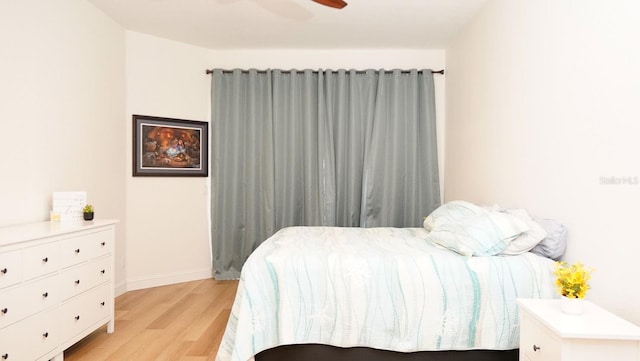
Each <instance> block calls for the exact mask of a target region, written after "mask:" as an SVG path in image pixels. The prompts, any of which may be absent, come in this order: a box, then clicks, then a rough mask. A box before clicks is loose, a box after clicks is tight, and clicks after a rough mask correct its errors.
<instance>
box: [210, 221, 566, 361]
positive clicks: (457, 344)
mask: <svg viewBox="0 0 640 361" xmlns="http://www.w3.org/2000/svg"><path fill="white" fill-rule="evenodd" d="M427 235H428V231H427V230H425V229H424V228H387V227H385V228H341V227H290V228H285V229H282V230H280V231H278V232H277V233H276V234H274V235H273V236H272V237H270V238H269V239H267V240H266V241H265V242H263V243H262V244H261V245H260V246H259V247H258V248H257V249H256V250H255V251H254V252H253V253H252V254H251V256H250V257H249V259H248V260H247V262H246V263H245V265H244V267H243V269H242V273H241V278H240V281H239V285H238V291H237V294H236V298H235V301H234V304H233V307H232V310H231V314H230V317H229V321H228V324H227V328H226V330H225V333H224V336H223V339H222V342H221V345H220V349H219V351H218V354H217V356H216V360H218V361H228V360H237V361H246V360H252V359H253V358H254V355H256V354H258V353H259V352H261V351H263V350H266V349H270V348H273V347H276V346H281V345H293V344H325V345H331V346H337V347H370V348H375V349H382V350H389V351H398V352H416V351H441V350H479V349H485V350H486V349H489V350H509V349H515V348H517V347H518V340H519V324H518V308H517V305H516V298H553V297H554V295H555V293H554V288H553V275H552V272H553V261H552V260H550V259H547V258H544V257H541V256H538V255H535V254H533V253H530V252H526V253H523V254H521V255H514V256H490V257H467V256H462V255H460V254H458V253H455V252H452V251H450V250H448V249H445V248H442V247H440V246H437V245H436V244H434V243H431V242H429V241H428V240H427V238H428V237H427Z"/></svg>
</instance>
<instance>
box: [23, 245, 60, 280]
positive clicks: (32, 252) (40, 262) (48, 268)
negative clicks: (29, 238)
mask: <svg viewBox="0 0 640 361" xmlns="http://www.w3.org/2000/svg"><path fill="white" fill-rule="evenodd" d="M58 248H59V246H58V243H48V244H43V245H41V246H36V247H30V248H25V249H24V251H23V253H22V262H23V268H22V273H23V279H25V280H28V279H31V278H36V277H40V276H42V275H45V274H47V273H51V272H55V271H57V270H58V267H59V265H60V255H59V253H58Z"/></svg>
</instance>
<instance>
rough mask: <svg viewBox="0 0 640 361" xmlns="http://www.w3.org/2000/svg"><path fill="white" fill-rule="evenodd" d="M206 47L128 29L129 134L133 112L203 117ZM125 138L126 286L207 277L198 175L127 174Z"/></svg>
mask: <svg viewBox="0 0 640 361" xmlns="http://www.w3.org/2000/svg"><path fill="white" fill-rule="evenodd" d="M208 59H209V51H208V50H206V49H203V48H198V47H194V46H191V45H185V44H181V43H178V42H174V41H170V40H164V39H160V38H156V37H152V36H148V35H144V34H140V33H135V32H127V47H126V64H127V116H126V119H125V120H124V121H125V124H126V128H127V136H126V137H127V139H132V138H131V133H132V117H131V116H132V114H141V115H150V116H158V117H167V118H178V119H187V120H196V121H207V120H208V111H209V103H210V101H209V94H210V91H209V83H210V81H209V77H208V76H206V75H205V69H206V67H207V65H208ZM131 147H132V144H131V141H129V143H128V144H127V149H128V151H127V158H126V159H127V167H128V168H127V177H126V183H127V216H128V222H129V223H128V225H129V226H128V227H127V240H128V242H127V249H126V256H127V260H126V264H127V289H128V290H132V289H140V288H147V287H153V286H158V285H164V284H169V283H175V282H184V281H189V280H194V279H202V278H207V277H211V276H212V272H211V261H210V259H211V252H210V246H209V226H208V220H209V206H208V204H209V200H208V199H209V196H208V194H209V191H208V189H209V187H208V178H204V177H197V178H195V177H179V178H176V177H133V176H132V159H131V157H132V156H131V154H132V151H131Z"/></svg>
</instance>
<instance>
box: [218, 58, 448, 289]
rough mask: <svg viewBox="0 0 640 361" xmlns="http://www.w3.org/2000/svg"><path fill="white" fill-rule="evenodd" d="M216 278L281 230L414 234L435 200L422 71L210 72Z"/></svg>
mask: <svg viewBox="0 0 640 361" xmlns="http://www.w3.org/2000/svg"><path fill="white" fill-rule="evenodd" d="M211 124H212V127H211V128H212V133H213V141H212V155H211V160H212V197H213V199H212V251H213V266H214V270H215V276H216V278H218V279H230V278H237V277H238V276H239V275H240V269H241V268H242V265H243V264H244V261H245V260H246V259H247V257H248V256H249V254H250V253H251V252H252V251H253V250H254V249H255V248H256V247H257V246H258V245H259V244H260V243H261V242H262V241H264V240H265V239H266V238H268V237H269V236H271V235H272V234H273V233H274V232H275V231H277V230H278V229H281V228H283V227H287V226H296V225H324V226H348V227H377V226H389V227H419V226H421V224H422V217H424V216H426V215H427V214H429V213H430V212H431V211H432V210H433V209H435V208H437V207H438V206H439V205H440V192H439V189H440V185H439V177H438V162H437V159H438V157H437V148H436V127H435V100H434V86H433V75H432V73H431V71H430V70H421V71H418V70H411V71H400V70H394V71H383V70H381V71H374V70H367V71H355V70H348V71H347V70H337V71H333V70H324V71H312V70H304V71H280V70H267V71H257V70H248V71H246V70H234V71H232V72H229V71H223V70H219V69H216V70H214V71H213V74H212V121H211Z"/></svg>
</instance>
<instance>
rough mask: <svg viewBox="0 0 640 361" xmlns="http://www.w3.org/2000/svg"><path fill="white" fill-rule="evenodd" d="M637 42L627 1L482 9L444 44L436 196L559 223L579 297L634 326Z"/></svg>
mask: <svg viewBox="0 0 640 361" xmlns="http://www.w3.org/2000/svg"><path fill="white" fill-rule="evenodd" d="M638 34H640V3H638V2H637V1H633V0H619V1H613V2H602V1H598V0H580V1H578V0H563V1H555V0H539V1H522V0H518V1H513V0H493V1H489V2H487V5H486V6H485V8H484V9H483V10H482V11H481V13H480V14H479V15H478V16H477V17H476V18H475V20H474V21H473V22H472V23H471V24H469V26H468V27H467V28H466V29H465V30H464V31H463V32H462V33H461V34H459V36H458V37H457V38H456V39H455V41H453V42H452V44H451V45H450V47H448V48H447V94H446V98H447V110H446V111H447V134H446V153H445V155H446V159H445V163H446V173H445V200H447V201H448V200H453V199H467V200H470V201H474V202H477V203H482V204H487V203H497V204H500V205H501V206H504V207H522V208H526V209H528V210H529V211H530V212H531V213H532V214H533V215H536V216H540V217H549V218H556V219H559V220H560V221H562V222H563V223H564V224H565V225H566V226H567V228H568V231H569V246H568V251H567V254H566V257H565V260H567V261H570V262H575V261H577V260H581V261H582V262H583V263H585V264H586V265H588V266H592V267H594V268H595V269H596V271H595V273H594V274H593V280H592V282H591V286H592V290H591V291H590V292H589V294H588V296H587V297H588V298H589V299H591V300H592V301H594V302H596V303H598V304H600V305H601V306H603V307H606V308H608V309H609V310H611V311H612V312H614V313H617V314H619V315H621V316H623V317H625V318H627V319H629V320H631V321H632V322H635V323H636V324H640V311H639V309H638V307H637V305H638V304H640V284H639V283H638V282H636V281H634V278H633V276H632V275H635V274H637V273H638V271H639V270H640V266H639V265H638V262H637V260H636V258H637V255H638V254H639V253H640V242H639V239H638V238H639V236H638V234H637V233H636V232H635V231H636V229H635V225H636V223H637V217H638V215H640V184H639V183H640V162H639V161H638V156H639V155H640V142H639V141H638V135H639V134H640V121H639V120H640V107H638V99H640V67H638V64H640V48H639V47H638V46H637V45H636V44H637V40H638ZM601 177H617V178H618V179H620V180H624V181H627V182H628V181H630V182H631V183H633V184H617V185H607V184H602V182H601Z"/></svg>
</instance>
